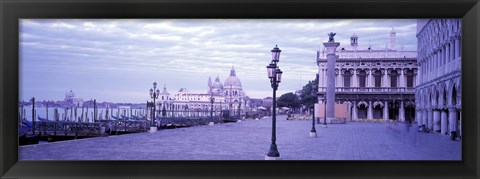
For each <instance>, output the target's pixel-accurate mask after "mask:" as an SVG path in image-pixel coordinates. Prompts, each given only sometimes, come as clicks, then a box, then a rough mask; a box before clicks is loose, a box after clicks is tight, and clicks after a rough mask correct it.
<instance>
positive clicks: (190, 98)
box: [157, 67, 252, 116]
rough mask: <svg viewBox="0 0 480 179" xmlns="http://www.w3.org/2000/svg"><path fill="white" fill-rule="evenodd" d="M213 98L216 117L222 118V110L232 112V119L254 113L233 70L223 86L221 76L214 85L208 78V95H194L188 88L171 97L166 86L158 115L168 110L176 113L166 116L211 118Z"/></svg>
mask: <svg viewBox="0 0 480 179" xmlns="http://www.w3.org/2000/svg"><path fill="white" fill-rule="evenodd" d="M211 98H213V99H214V102H213V111H214V113H215V114H214V115H220V114H221V111H222V110H229V112H230V115H231V116H238V115H242V116H243V115H245V114H246V112H248V111H251V110H252V109H251V107H250V100H249V98H248V96H247V95H246V94H245V92H244V91H243V87H242V83H241V81H240V79H239V78H238V77H237V75H236V72H235V69H234V68H233V67H232V69H231V70H230V75H229V76H228V78H227V79H226V80H225V82H224V83H222V82H221V81H220V78H219V76H218V75H217V77H216V78H215V81H214V82H212V79H211V77H209V78H208V82H207V90H206V93H192V92H189V91H188V89H187V88H181V89H180V90H179V91H178V92H177V93H176V94H174V95H173V96H171V95H170V93H168V92H167V88H166V86H165V85H164V87H163V91H162V92H161V93H160V95H159V100H158V102H157V105H158V106H159V107H160V108H158V110H159V111H158V112H161V110H163V107H164V106H165V109H166V110H168V111H173V112H171V113H167V116H171V115H173V116H209V115H210V110H211V105H212V102H211V100H210V99H211Z"/></svg>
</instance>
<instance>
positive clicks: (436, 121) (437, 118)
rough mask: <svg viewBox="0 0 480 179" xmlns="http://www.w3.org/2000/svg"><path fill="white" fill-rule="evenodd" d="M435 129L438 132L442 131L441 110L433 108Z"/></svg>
mask: <svg viewBox="0 0 480 179" xmlns="http://www.w3.org/2000/svg"><path fill="white" fill-rule="evenodd" d="M433 131H434V132H435V133H437V132H438V131H440V111H439V110H433Z"/></svg>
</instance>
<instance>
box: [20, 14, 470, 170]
mask: <svg viewBox="0 0 480 179" xmlns="http://www.w3.org/2000/svg"><path fill="white" fill-rule="evenodd" d="M461 32H462V27H461V19H20V20H19V42H20V44H19V50H20V51H19V57H20V59H19V67H20V69H19V84H20V86H19V99H18V119H17V120H18V141H19V144H18V145H19V147H18V154H19V155H18V156H19V160H373V161H377V160H454V161H459V160H462V148H461V146H462V107H461V96H462V95H461V93H462V89H461V88H462V81H461V75H462V74H461V61H462V60H461V59H462V56H461V51H462V48H461V44H462V43H461V40H462V38H461V34H462V33H461Z"/></svg>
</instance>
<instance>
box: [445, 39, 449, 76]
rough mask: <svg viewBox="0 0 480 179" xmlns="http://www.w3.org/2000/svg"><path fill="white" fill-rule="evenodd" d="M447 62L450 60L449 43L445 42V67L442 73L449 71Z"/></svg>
mask: <svg viewBox="0 0 480 179" xmlns="http://www.w3.org/2000/svg"><path fill="white" fill-rule="evenodd" d="M448 62H450V43H447V44H446V45H445V69H444V73H445V74H447V73H448V72H449V71H448V66H449V65H448Z"/></svg>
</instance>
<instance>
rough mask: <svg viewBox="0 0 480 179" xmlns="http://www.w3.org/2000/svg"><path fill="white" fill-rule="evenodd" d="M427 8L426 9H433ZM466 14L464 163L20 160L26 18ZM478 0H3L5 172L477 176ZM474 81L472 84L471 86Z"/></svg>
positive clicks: (0, 105) (0, 92)
mask: <svg viewBox="0 0 480 179" xmlns="http://www.w3.org/2000/svg"><path fill="white" fill-rule="evenodd" d="M426 9H427V10H426ZM378 17H381V18H441V17H450V18H462V36H463V38H462V47H466V48H462V80H463V82H462V84H464V86H465V87H463V88H462V94H463V95H462V96H463V97H462V103H463V106H462V111H463V114H462V115H463V118H464V119H471V120H464V121H463V125H464V126H463V132H464V138H463V141H462V158H463V161H460V162H455V161H449V162H446V161H18V138H17V137H12V136H17V130H18V129H17V128H16V127H12V126H17V124H16V123H17V122H16V120H12V119H16V118H17V110H18V108H16V104H17V102H18V96H19V93H18V84H19V83H18V75H19V69H18V68H19V65H18V60H19V58H18V57H19V55H18V52H19V46H18V42H19V35H18V32H19V31H18V30H19V27H18V19H21V18H193V19H195V18H221V19H231V18H268V19H279V18H288V19H292V18H294V19H300V18H378ZM479 22H480V4H479V3H478V0H421V1H415V0H389V1H384V0H337V1H333V0H322V1H319V0H317V1H315V0H300V1H293V0H257V1H255V0H244V1H238V0H200V1H195V0H178V1H173V0H142V1H134V0H116V1H115V0H101V1H94V0H38V1H32V0H3V1H0V27H1V31H0V32H1V33H0V49H1V50H0V53H1V54H0V55H1V56H0V58H1V59H0V69H1V70H0V72H1V73H0V177H4V178H39V177H42V178H54V177H56V178H92V177H102V178H109V177H111V178H122V177H128V178H132V177H138V178H146V177H155V178H157V177H162V178H191V177H202V178H230V177H232V178H233V177H235V178H270V177H275V178H292V177H294V178H303V177H309V178H314V177H328V178H340V177H341V178H380V177H381V178H385V177H396V178H412V177H420V178H425V177H434V178H459V177H462V178H478V177H480V171H479V168H480V165H479V156H480V150H479V149H480V138H479V136H480V135H479V129H480V125H479V121H478V120H479V113H480V110H478V109H479V105H478V102H479V101H480V96H479V95H478V94H479V93H480V90H479V87H480V81H479V80H480V78H479V74H480V73H479V72H478V69H480V68H479V67H480V66H479V63H478V60H479V59H480V58H479V57H480V52H479V51H478V49H480V48H479V43H480V25H479ZM467 85H468V87H467Z"/></svg>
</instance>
